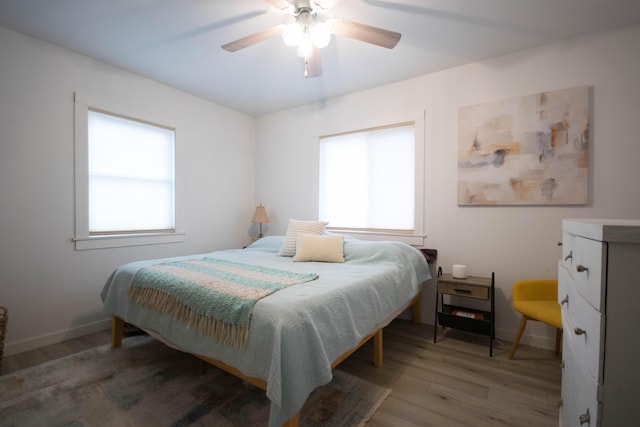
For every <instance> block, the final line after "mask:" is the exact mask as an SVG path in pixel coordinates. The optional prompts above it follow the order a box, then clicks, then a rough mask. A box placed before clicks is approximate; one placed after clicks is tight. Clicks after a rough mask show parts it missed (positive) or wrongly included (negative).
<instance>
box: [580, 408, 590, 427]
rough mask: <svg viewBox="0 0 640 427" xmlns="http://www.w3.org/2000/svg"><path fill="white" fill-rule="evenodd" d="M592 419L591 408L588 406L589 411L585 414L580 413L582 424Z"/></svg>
mask: <svg viewBox="0 0 640 427" xmlns="http://www.w3.org/2000/svg"><path fill="white" fill-rule="evenodd" d="M590 421H591V415H590V414H589V408H587V412H585V413H584V414H582V415H580V425H582V424H584V423H588V422H590Z"/></svg>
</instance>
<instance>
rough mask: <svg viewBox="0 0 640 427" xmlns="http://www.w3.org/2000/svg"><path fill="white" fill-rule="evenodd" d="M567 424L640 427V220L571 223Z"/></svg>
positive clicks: (567, 229) (566, 227) (566, 289)
mask: <svg viewBox="0 0 640 427" xmlns="http://www.w3.org/2000/svg"><path fill="white" fill-rule="evenodd" d="M562 230H563V234H562V260H560V263H559V268H558V303H560V305H561V307H562V328H563V331H564V334H563V347H562V353H563V354H562V359H563V369H562V401H561V408H560V425H561V426H563V427H571V426H585V427H586V426H591V427H593V426H603V427H609V426H611V427H616V426H636V425H640V220H637V221H636V220H564V221H563V222H562Z"/></svg>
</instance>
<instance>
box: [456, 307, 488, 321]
mask: <svg viewBox="0 0 640 427" xmlns="http://www.w3.org/2000/svg"><path fill="white" fill-rule="evenodd" d="M451 314H453V315H454V316H460V317H467V318H469V319H476V320H484V314H482V313H478V312H474V311H462V310H458V309H455V310H453V311H452V312H451Z"/></svg>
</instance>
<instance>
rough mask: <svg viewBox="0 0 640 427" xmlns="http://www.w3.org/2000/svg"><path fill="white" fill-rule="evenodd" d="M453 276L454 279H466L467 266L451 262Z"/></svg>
mask: <svg viewBox="0 0 640 427" xmlns="http://www.w3.org/2000/svg"><path fill="white" fill-rule="evenodd" d="M452 272H453V277H455V278H456V279H466V278H467V266H466V265H464V264H453V269H452Z"/></svg>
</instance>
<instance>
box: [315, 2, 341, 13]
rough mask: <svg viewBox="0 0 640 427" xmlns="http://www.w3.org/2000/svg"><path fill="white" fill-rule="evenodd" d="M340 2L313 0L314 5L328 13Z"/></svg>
mask: <svg viewBox="0 0 640 427" xmlns="http://www.w3.org/2000/svg"><path fill="white" fill-rule="evenodd" d="M339 1H340V0H313V3H314V4H315V5H316V6H318V7H319V8H320V9H322V10H323V11H327V10H329V9H331V8H332V7H333V6H335V5H336V3H338V2H339Z"/></svg>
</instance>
